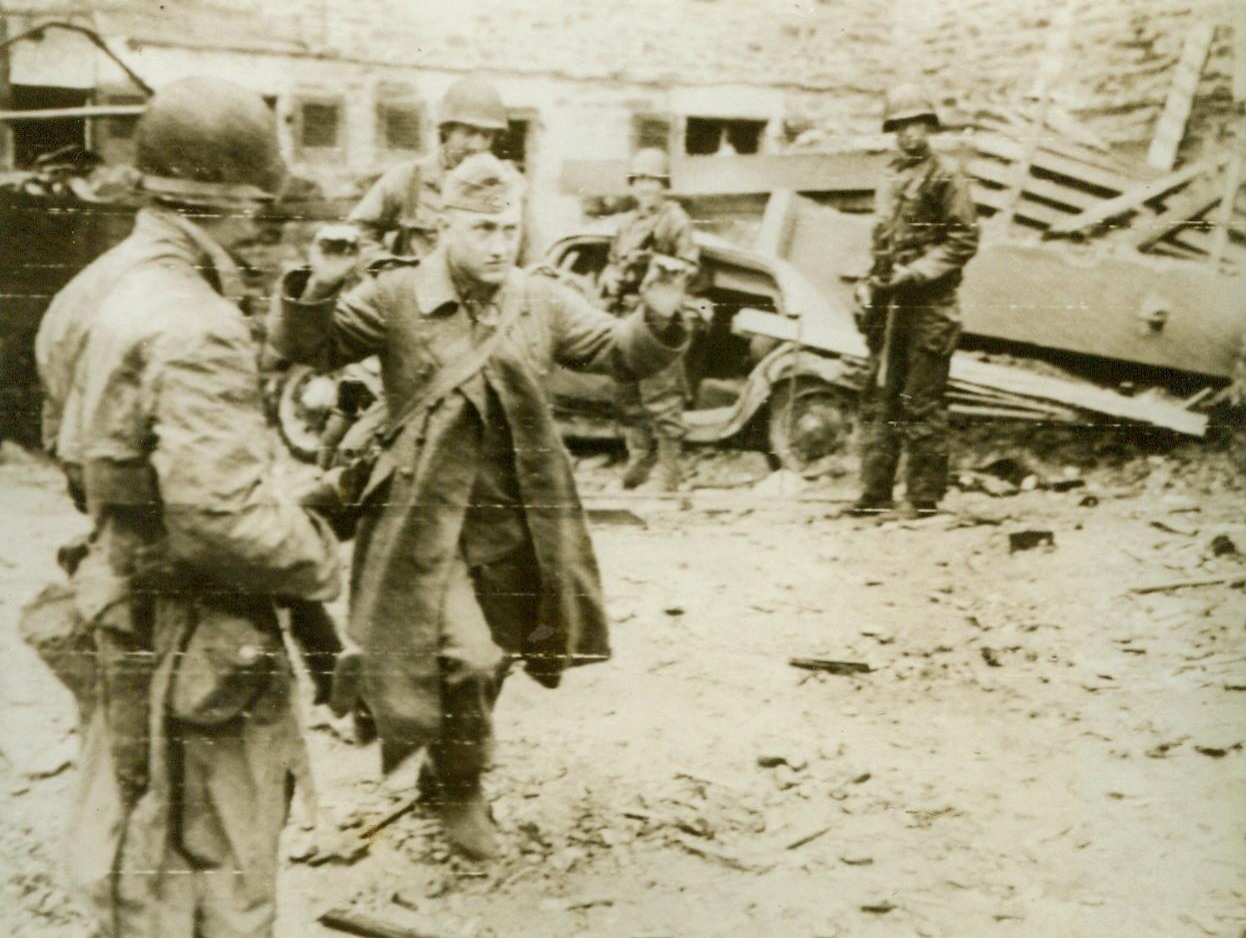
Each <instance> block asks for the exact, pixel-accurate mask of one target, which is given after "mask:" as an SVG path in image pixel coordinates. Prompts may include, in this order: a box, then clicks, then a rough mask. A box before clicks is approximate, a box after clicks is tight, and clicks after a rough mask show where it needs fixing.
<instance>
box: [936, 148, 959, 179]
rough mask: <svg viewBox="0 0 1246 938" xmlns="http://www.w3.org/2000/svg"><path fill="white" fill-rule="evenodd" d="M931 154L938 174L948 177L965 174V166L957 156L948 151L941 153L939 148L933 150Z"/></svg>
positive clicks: (954, 177)
mask: <svg viewBox="0 0 1246 938" xmlns="http://www.w3.org/2000/svg"><path fill="white" fill-rule="evenodd" d="M931 156H932V157H933V158H934V164H935V173H936V174H937V175H939V176H942V177H944V178H946V179H958V178H961V177H963V176H964V175H965V170H964V167H963V166H961V161H960V160H959V159H957V158H956V157H954V156H952V155H950V154H948V153H941V152H939V151H938V150H935V151H933V152H932V154H931Z"/></svg>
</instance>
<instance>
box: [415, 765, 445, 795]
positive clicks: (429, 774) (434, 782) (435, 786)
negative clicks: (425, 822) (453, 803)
mask: <svg viewBox="0 0 1246 938" xmlns="http://www.w3.org/2000/svg"><path fill="white" fill-rule="evenodd" d="M415 800H416V801H418V802H419V803H420V804H431V805H435V804H438V802H440V801H441V779H439V778H438V777H437V770H436V769H435V768H433V764H432V762H430V761H429V760H428V759H427V758H426V759H425V760H424V761H423V762H421V763H420V774H419V775H418V776H417V777H416V780H415Z"/></svg>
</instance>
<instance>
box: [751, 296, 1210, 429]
mask: <svg viewBox="0 0 1246 938" xmlns="http://www.w3.org/2000/svg"><path fill="white" fill-rule="evenodd" d="M734 327H735V328H736V329H737V330H739V331H741V332H744V333H754V334H757V335H765V336H770V337H771V338H775V339H783V340H786V341H789V342H797V343H799V344H800V345H801V346H804V347H807V348H813V349H818V350H820V351H823V352H829V353H831V354H834V355H840V356H848V357H853V350H851V349H846V348H845V344H846V343H844V342H843V341H842V339H840V337H839V336H838V330H836V329H835V328H834V326H833V324H827V323H823V322H819V321H816V320H813V319H810V318H804V319H781V318H779V317H777V316H775V315H774V314H772V313H767V312H763V311H761V310H753V309H742V310H740V312H739V313H738V314H737V315H736V318H735V323H734ZM948 390H949V399H950V400H951V405H952V411H953V412H954V413H959V412H960V407H961V406H962V405H963V404H964V403H965V402H966V398H968V399H970V400H974V399H976V400H978V401H983V403H984V404H986V406H990V404H989V403H987V402H986V401H984V398H994V399H995V400H998V396H999V395H1000V394H1001V393H1002V394H1004V395H1007V396H1008V397H1009V398H1010V399H1012V400H1013V401H1015V402H1017V403H1018V404H1020V405H1024V404H1025V402H1026V401H1029V400H1033V401H1037V402H1038V405H1039V408H1038V411H1039V412H1038V413H1036V414H1035V413H1033V412H1031V413H1030V419H1049V420H1059V419H1061V418H1062V417H1064V416H1065V415H1060V416H1054V415H1053V412H1052V410H1051V408H1050V405H1051V404H1056V405H1059V406H1060V407H1062V408H1067V409H1070V410H1071V411H1073V412H1082V413H1098V414H1105V415H1107V416H1110V417H1115V418H1117V419H1121V420H1127V421H1130V422H1135V423H1145V424H1152V425H1154V426H1157V427H1164V428H1165V429H1169V430H1173V431H1175V432H1177V433H1181V434H1185V435H1187V436H1195V437H1201V436H1202V435H1203V434H1204V433H1205V432H1206V430H1207V418H1206V417H1205V416H1203V415H1201V414H1195V413H1191V412H1190V411H1188V410H1185V409H1184V408H1182V407H1181V405H1180V403H1168V402H1166V401H1161V400H1153V399H1146V398H1138V397H1125V396H1124V395H1121V394H1117V393H1116V392H1115V391H1111V390H1108V389H1107V388H1101V387H1098V386H1096V385H1093V384H1089V383H1085V382H1080V381H1075V380H1072V379H1065V378H1056V377H1050V376H1048V375H1041V374H1035V373H1032V372H1028V371H1023V370H1022V369H1020V368H1012V367H1009V366H1007V365H1001V364H997V363H994V362H984V361H979V360H977V359H975V358H973V357H971V356H969V355H967V354H966V353H964V352H957V353H955V354H954V355H953V356H952V374H951V381H950V383H949V386H948ZM1019 409H1024V410H1026V411H1029V408H1024V407H1023V406H1022V408H1019ZM1057 413H1058V412H1057Z"/></svg>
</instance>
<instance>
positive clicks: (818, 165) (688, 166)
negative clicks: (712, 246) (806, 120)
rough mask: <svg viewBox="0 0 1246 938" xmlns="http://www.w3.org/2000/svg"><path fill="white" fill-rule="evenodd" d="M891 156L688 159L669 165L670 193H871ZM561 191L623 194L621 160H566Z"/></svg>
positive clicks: (624, 180)
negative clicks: (782, 191)
mask: <svg viewBox="0 0 1246 938" xmlns="http://www.w3.org/2000/svg"><path fill="white" fill-rule="evenodd" d="M890 159H891V154H890V153H884V152H879V153H873V152H861V151H856V152H849V153H800V154H787V155H757V156H690V157H685V158H683V159H677V160H675V161H674V162H673V164H672V166H671V191H672V192H673V193H674V194H675V195H679V196H709V195H756V194H763V195H768V194H769V193H771V192H773V191H774V190H775V189H791V190H792V191H793V192H854V191H867V192H868V191H872V190H873V189H874V187H875V186H876V185H877V184H878V180H879V179H880V178H882V175H883V172H884V170H885V169H886V165H887V162H888V160H890ZM560 186H561V188H562V190H563V191H564V192H568V193H572V194H576V195H582V196H587V195H621V194H623V193H624V192H626V191H627V166H626V163H625V162H624V161H623V160H567V161H565V162H564V163H563V167H562V176H561V179H560Z"/></svg>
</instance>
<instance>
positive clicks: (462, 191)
mask: <svg viewBox="0 0 1246 938" xmlns="http://www.w3.org/2000/svg"><path fill="white" fill-rule="evenodd" d="M523 196H524V180H523V177H522V176H520V175H519V172H518V170H516V169H515V167H514V166H512V165H511V164H510V163H507V162H505V161H503V160H499V159H498V158H497V157H496V156H494V155H493V154H492V153H477V154H475V155H473V156H469V157H467V159H465V160H463V162H461V163H459V165H458V166H456V167H454V169H452V170H451V171H450V173H449V174H448V175H447V176H446V178H445V182H443V183H442V187H441V199H442V204H443V205H444V206H445V207H446V208H457V209H460V210H462V211H465V212H480V213H481V214H484V215H497V214H499V213H501V212H505V211H506V210H507V209H509V208H511V207H512V206H516V205H522V204H523Z"/></svg>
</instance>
